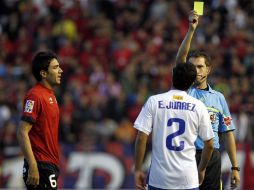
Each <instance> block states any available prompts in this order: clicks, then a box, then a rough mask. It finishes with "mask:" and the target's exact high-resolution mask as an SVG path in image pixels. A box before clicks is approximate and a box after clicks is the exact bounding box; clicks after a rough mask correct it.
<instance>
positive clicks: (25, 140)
mask: <svg viewBox="0 0 254 190" xmlns="http://www.w3.org/2000/svg"><path fill="white" fill-rule="evenodd" d="M31 128H32V124H30V123H28V122H25V121H21V123H20V126H19V128H18V131H17V138H18V142H19V145H20V147H21V150H22V152H23V154H24V156H25V159H26V160H27V162H28V165H29V171H28V178H27V181H26V183H27V184H28V185H32V186H37V185H38V184H39V171H38V167H37V162H36V160H35V157H34V154H33V150H32V146H31V142H30V139H29V136H28V133H29V131H30V130H31Z"/></svg>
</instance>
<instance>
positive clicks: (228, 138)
mask: <svg viewBox="0 0 254 190" xmlns="http://www.w3.org/2000/svg"><path fill="white" fill-rule="evenodd" d="M222 136H223V139H224V143H225V146H226V150H227V153H228V156H229V159H230V162H231V164H232V167H239V165H238V162H237V159H236V143H235V137H234V134H233V131H228V132H226V133H222ZM239 184H240V175H239V171H238V170H235V169H234V170H232V173H231V187H232V188H236V187H237V186H239Z"/></svg>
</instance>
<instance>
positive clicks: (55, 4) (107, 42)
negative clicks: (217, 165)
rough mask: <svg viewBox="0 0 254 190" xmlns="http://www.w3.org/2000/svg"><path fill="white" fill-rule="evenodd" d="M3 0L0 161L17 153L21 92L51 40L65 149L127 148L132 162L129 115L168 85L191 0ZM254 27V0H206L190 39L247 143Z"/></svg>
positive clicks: (252, 108) (119, 151)
mask: <svg viewBox="0 0 254 190" xmlns="http://www.w3.org/2000/svg"><path fill="white" fill-rule="evenodd" d="M0 4H1V5H0V49H1V51H0V146H1V152H0V163H1V162H2V161H3V160H4V159H6V158H8V157H11V156H17V155H19V154H20V151H19V148H18V144H17V139H16V129H17V126H18V122H19V119H20V114H21V111H22V104H23V98H24V95H25V93H26V91H27V89H28V88H29V87H31V86H32V85H33V84H34V83H35V80H34V79H33V76H32V74H31V70H30V63H31V60H32V58H33V55H34V54H35V53H36V52H38V51H40V50H46V49H52V50H53V51H55V52H56V53H57V55H58V56H59V60H60V64H61V66H62V68H63V70H64V77H63V80H62V85H61V87H59V88H58V89H57V91H56V92H57V98H58V102H59V105H60V110H61V126H60V136H59V138H60V142H61V144H62V146H63V147H65V148H63V154H66V155H67V154H68V153H69V152H70V151H73V150H79V151H85V152H96V151H102V152H109V153H112V154H115V155H117V156H119V157H124V164H125V165H127V166H128V167H127V168H131V166H132V163H133V154H134V150H133V144H134V139H135V135H136V131H135V130H134V129H133V128H132V124H133V121H134V120H135V118H136V116H137V114H138V113H139V111H140V109H141V107H142V105H143V104H144V103H145V101H146V99H147V98H148V97H149V96H150V95H152V94H155V93H159V92H165V91H167V90H168V89H169V88H170V86H171V69H172V65H173V63H174V60H175V56H176V52H177V50H178V47H179V45H180V43H181V41H182V39H183V37H184V35H185V32H186V30H187V28H188V20H187V17H188V13H189V11H190V10H192V6H193V2H192V1H189V0H155V1H153V0H72V1H70V0H2V1H1V3H0ZM253 36H254V1H248V0H206V1H205V9H204V15H203V16H202V18H201V19H200V24H199V26H198V30H197V32H196V34H195V36H194V41H193V45H192V48H193V49H203V50H205V51H207V52H208V53H209V54H210V55H211V57H212V65H213V72H212V74H211V76H210V78H209V81H210V83H211V86H213V87H214V88H215V89H216V90H218V91H221V92H222V93H223V94H224V95H225V97H226V100H227V102H228V104H229V107H230V110H231V113H232V116H233V120H234V122H235V125H236V128H237V130H236V133H235V135H236V140H237V143H242V142H249V143H251V144H252V146H253V144H254V120H253V118H254V88H253V87H254V74H253V72H254V37H253ZM15 147H16V148H15ZM66 147H67V148H66ZM129 172H130V171H129Z"/></svg>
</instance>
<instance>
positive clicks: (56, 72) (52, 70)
mask: <svg viewBox="0 0 254 190" xmlns="http://www.w3.org/2000/svg"><path fill="white" fill-rule="evenodd" d="M62 73H63V70H62V69H61V67H60V65H59V62H58V61H57V59H52V60H51V62H50V64H49V67H48V72H47V77H46V80H47V82H48V83H49V84H50V85H51V86H54V85H59V84H61V76H62Z"/></svg>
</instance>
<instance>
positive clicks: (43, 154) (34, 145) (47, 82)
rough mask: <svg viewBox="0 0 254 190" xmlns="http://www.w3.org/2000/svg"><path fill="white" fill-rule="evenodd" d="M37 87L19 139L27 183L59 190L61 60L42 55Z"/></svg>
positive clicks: (36, 64)
mask: <svg viewBox="0 0 254 190" xmlns="http://www.w3.org/2000/svg"><path fill="white" fill-rule="evenodd" d="M32 73H33V75H34V77H35V79H36V80H37V84H36V85H35V86H34V87H32V88H31V89H30V90H29V91H28V93H27V94H26V96H25V99H24V109H23V113H22V117H21V124H20V126H19V129H18V132H17V137H18V141H19V144H20V147H21V149H22V152H23V154H24V157H25V159H24V167H23V179H24V181H25V184H26V187H27V189H57V178H58V176H59V145H58V127H59V108H58V104H57V100H56V97H55V95H54V90H53V88H54V86H56V85H60V83H61V76H62V73H63V70H62V69H61V67H60V65H59V62H58V60H57V56H56V55H55V54H54V53H53V52H50V51H47V52H39V53H37V54H36V55H35V57H34V59H33V61H32Z"/></svg>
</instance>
